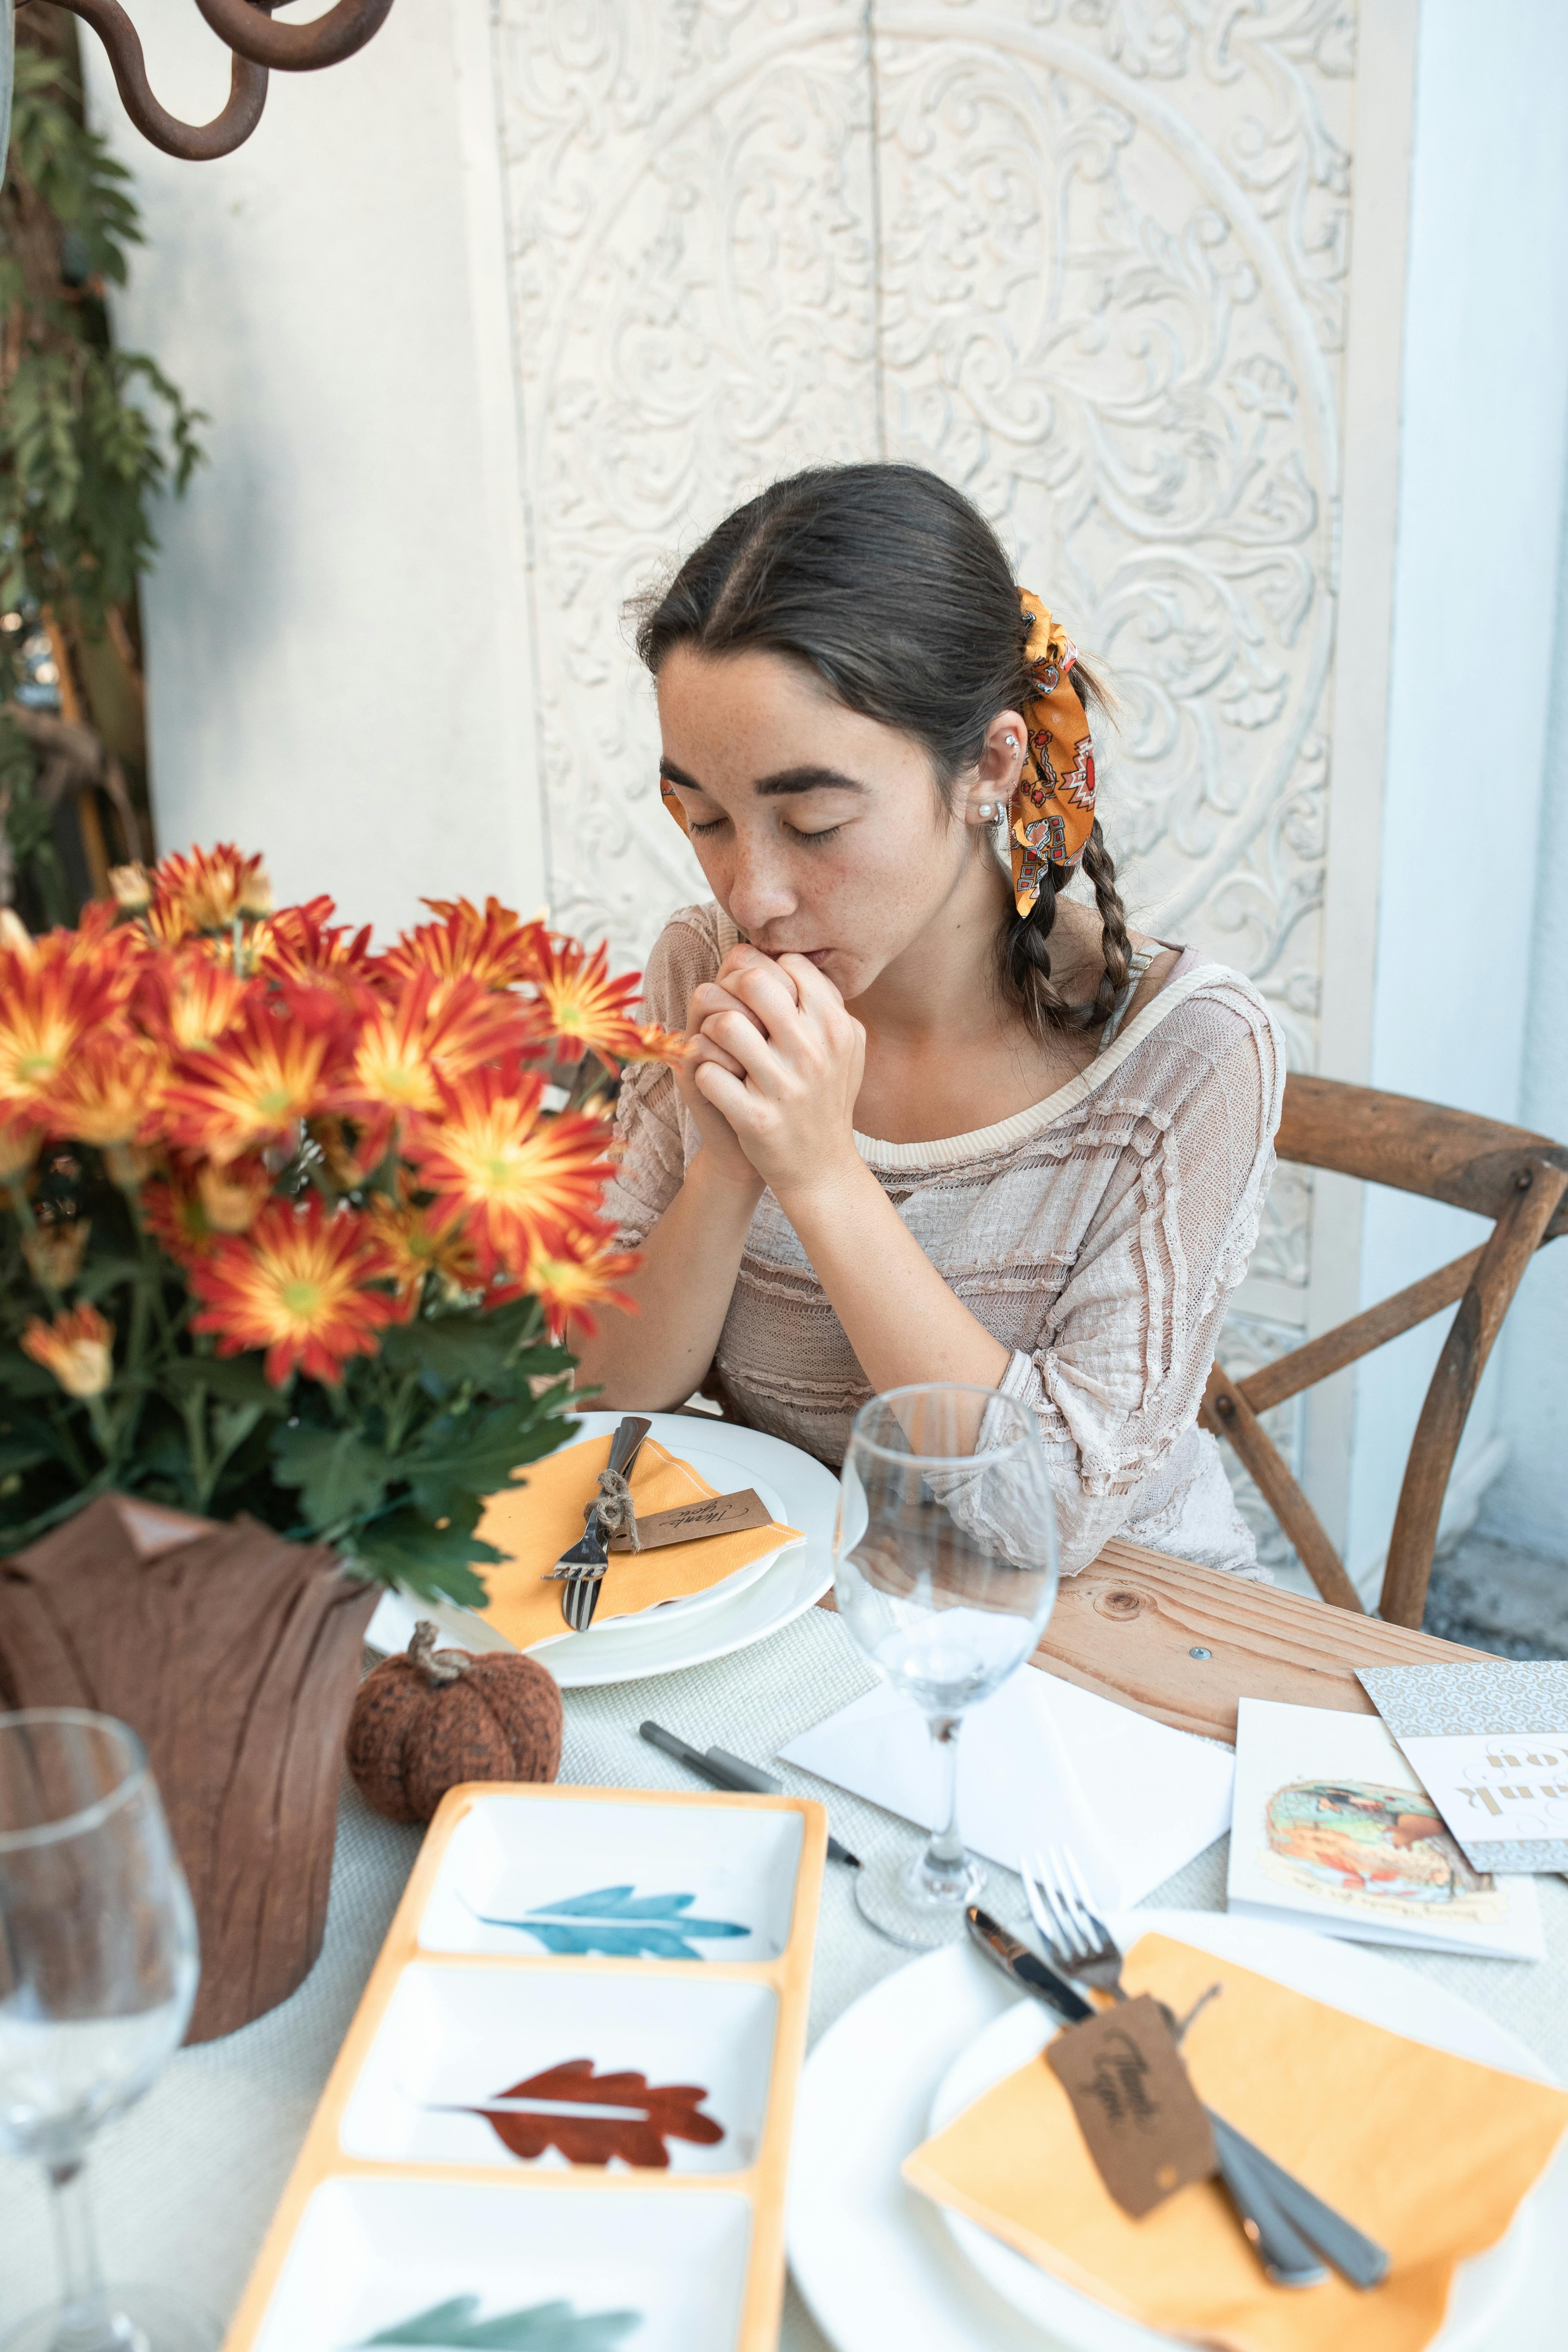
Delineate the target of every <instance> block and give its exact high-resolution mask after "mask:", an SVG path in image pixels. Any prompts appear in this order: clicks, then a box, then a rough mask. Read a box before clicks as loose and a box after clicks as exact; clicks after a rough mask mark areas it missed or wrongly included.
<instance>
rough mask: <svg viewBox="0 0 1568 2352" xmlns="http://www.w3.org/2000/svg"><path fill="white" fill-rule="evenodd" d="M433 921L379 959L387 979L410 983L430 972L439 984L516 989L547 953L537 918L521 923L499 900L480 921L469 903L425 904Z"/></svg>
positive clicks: (488, 902) (490, 902)
mask: <svg viewBox="0 0 1568 2352" xmlns="http://www.w3.org/2000/svg"><path fill="white" fill-rule="evenodd" d="M424 904H425V905H426V907H428V908H429V909H430V911H431V913H432V914H433V915H434V916H435V917H436V918H437V920H436V921H435V922H433V923H421V924H420V925H419V926H418V928H417V929H416V930H412V931H405V932H404V933H403V935H402V937H401V938H400V939H399V940H398V942H397V944H396V946H395V947H394V948H392V949H390V950H388V952H387V954H386V955H385V957H384V959H383V968H384V971H385V972H386V973H387V975H388V976H389V977H390V978H394V979H399V980H406V979H412V977H413V976H414V974H415V973H416V971H426V970H427V971H434V972H435V973H436V974H437V977H438V978H440V979H442V980H458V979H460V978H461V977H462V976H463V975H464V974H465V973H467V974H468V975H469V976H470V977H471V978H472V979H475V980H477V981H479V982H481V983H482V985H483V986H484V987H486V988H491V989H503V988H516V987H518V986H519V985H520V984H521V982H524V981H530V980H532V979H533V978H534V977H535V975H536V973H537V971H538V968H539V963H540V960H541V958H542V955H543V954H544V952H545V949H546V944H547V941H548V938H549V934H548V932H547V931H546V929H545V928H544V925H543V923H542V921H540V920H539V919H537V918H536V919H534V920H533V921H531V922H524V921H523V919H522V918H521V916H520V915H517V914H514V913H513V911H512V909H511V908H510V907H503V906H502V905H501V903H500V899H499V898H487V899H486V900H485V911H484V913H483V914H482V915H481V914H480V913H479V908H477V907H475V906H473V905H472V904H471V903H470V902H469V901H468V899H467V898H426V900H425V901H424Z"/></svg>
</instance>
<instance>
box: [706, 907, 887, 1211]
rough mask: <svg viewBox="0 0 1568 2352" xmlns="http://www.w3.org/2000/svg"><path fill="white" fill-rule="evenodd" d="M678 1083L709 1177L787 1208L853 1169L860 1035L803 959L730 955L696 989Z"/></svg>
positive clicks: (749, 950) (862, 1053)
mask: <svg viewBox="0 0 1568 2352" xmlns="http://www.w3.org/2000/svg"><path fill="white" fill-rule="evenodd" d="M687 1031H688V1035H689V1044H688V1046H687V1052H686V1059H685V1061H684V1063H683V1064H682V1065H681V1066H680V1068H679V1070H678V1072H677V1074H676V1083H677V1085H678V1086H679V1089H680V1093H681V1096H682V1098H683V1099H684V1100H685V1102H686V1104H687V1106H688V1108H689V1110H690V1111H691V1114H692V1116H693V1118H695V1119H696V1121H697V1125H698V1129H699V1131H700V1134H701V1137H702V1144H703V1150H704V1151H711V1152H713V1153H714V1155H715V1160H714V1164H713V1172H714V1173H719V1172H722V1173H724V1174H725V1175H728V1176H731V1177H732V1178H734V1179H736V1180H737V1181H746V1180H747V1178H748V1177H749V1178H750V1181H753V1182H754V1181H756V1180H757V1179H759V1178H760V1180H761V1181H762V1182H763V1184H766V1185H768V1186H770V1187H771V1188H772V1190H773V1193H774V1195H775V1197H777V1198H778V1199H780V1200H783V1199H784V1197H785V1195H786V1194H789V1193H791V1192H800V1191H802V1190H804V1189H806V1188H808V1187H810V1186H812V1185H815V1184H818V1183H820V1182H822V1181H826V1180H830V1179H831V1178H832V1177H833V1176H834V1175H835V1174H836V1173H837V1172H838V1171H839V1169H840V1167H841V1166H847V1165H848V1164H849V1163H850V1162H852V1161H854V1160H855V1159H856V1156H857V1155H856V1151H855V1139H854V1137H855V1103H856V1098H857V1097H858V1094H859V1092H860V1079H861V1074H862V1072H863V1070H864V1068H865V1064H866V1032H865V1030H864V1029H863V1028H862V1027H861V1025H860V1024H859V1022H858V1021H857V1020H856V1019H855V1017H854V1015H853V1014H852V1013H849V1012H847V1010H846V1008H845V1003H844V999H843V998H842V997H841V996H840V995H839V993H838V991H837V989H836V988H835V987H834V985H833V982H831V981H830V980H828V979H826V977H825V976H824V974H823V973H821V972H820V971H818V970H817V968H816V965H815V964H814V963H809V962H808V961H806V959H805V957H804V956H796V955H784V956H780V957H778V958H776V959H775V958H773V957H772V956H765V955H763V953H762V951H761V950H760V949H757V948H753V947H746V946H741V947H736V948H732V949H731V951H730V953H729V954H728V955H727V956H726V957H725V959H724V961H723V962H722V963H721V965H720V967H719V971H718V972H717V974H716V976H715V977H714V978H713V979H712V980H711V981H708V982H704V984H703V985H702V986H701V987H700V988H699V989H697V990H695V991H694V992H693V994H692V998H691V1004H690V1008H689V1012H688V1014H687Z"/></svg>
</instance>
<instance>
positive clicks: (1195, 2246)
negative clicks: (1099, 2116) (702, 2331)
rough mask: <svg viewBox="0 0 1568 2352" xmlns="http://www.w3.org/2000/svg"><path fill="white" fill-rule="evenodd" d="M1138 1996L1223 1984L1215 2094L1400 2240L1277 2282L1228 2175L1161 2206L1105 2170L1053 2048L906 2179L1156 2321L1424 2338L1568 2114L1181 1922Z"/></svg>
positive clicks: (1216, 2021)
mask: <svg viewBox="0 0 1568 2352" xmlns="http://www.w3.org/2000/svg"><path fill="white" fill-rule="evenodd" d="M1124 1980H1125V1982H1126V1984H1127V1987H1128V1990H1130V1991H1142V1992H1153V1993H1157V1994H1158V1996H1159V1997H1160V1999H1161V2000H1164V2001H1167V2002H1168V2003H1169V2004H1170V2006H1171V2008H1173V2010H1174V2011H1176V2013H1177V2015H1178V2016H1182V2015H1184V2014H1185V2012H1186V2011H1187V2010H1189V2009H1190V2008H1191V2006H1192V2004H1193V2003H1194V2001H1195V2000H1197V1998H1198V1996H1199V1994H1200V1993H1202V1992H1203V1991H1204V1990H1205V1987H1207V1986H1208V1985H1211V1984H1213V1983H1215V1981H1216V1980H1217V1981H1218V1982H1220V1983H1222V1984H1223V1986H1224V1988H1225V1990H1224V1991H1223V1992H1222V1993H1221V1995H1220V1997H1219V1999H1218V2000H1214V2001H1211V2002H1210V2003H1209V2005H1208V2007H1207V2008H1206V2009H1205V2011H1203V2014H1202V2015H1201V2017H1199V2018H1198V2019H1197V2020H1196V2021H1195V2022H1194V2026H1193V2028H1192V2031H1191V2032H1189V2034H1188V2036H1187V2038H1186V2041H1185V2042H1184V2045H1183V2048H1184V2055H1185V2056H1186V2059H1187V2062H1188V2064H1189V2065H1190V2067H1191V2069H1192V2074H1193V2080H1194V2083H1195V2084H1196V2085H1197V2088H1198V2090H1199V2091H1200V2093H1201V2094H1202V2095H1203V2097H1204V2098H1205V2100H1207V2102H1208V2104H1209V2105H1211V2106H1213V2107H1215V2108H1216V2109H1217V2110H1218V2112H1219V2113H1220V2114H1221V2115H1222V2116H1226V2117H1228V2119H1229V2120H1230V2122H1232V2123H1233V2124H1235V2125H1236V2126H1237V2130H1238V2131H1243V2132H1245V2133H1246V2134H1247V2137H1248V2138H1249V2139H1252V2140H1255V2141H1256V2142H1257V2143H1258V2147H1261V2148H1265V2149H1267V2150H1268V2154H1269V2155H1270V2156H1272V2157H1273V2158H1275V2159H1276V2161H1277V2162H1279V2163H1280V2164H1283V2165H1285V2166H1287V2167H1288V2168H1289V2170H1290V2171H1292V2172H1294V2173H1296V2174H1298V2175H1299V2176H1300V2179H1302V2180H1304V2181H1305V2182H1306V2183H1307V2184H1308V2186H1309V2187H1310V2188H1312V2189H1316V2190H1317V2192H1318V2194H1319V2196H1320V2197H1325V2198H1327V2199H1328V2200H1329V2202H1330V2203H1331V2205H1336V2206H1337V2207H1338V2208H1339V2210H1340V2211H1341V2212H1342V2213H1343V2214H1345V2215H1346V2216H1347V2217H1348V2218H1349V2219H1350V2220H1351V2221H1355V2222H1356V2223H1358V2224H1359V2226H1360V2227H1361V2228H1362V2229H1363V2230H1367V2231H1370V2232H1371V2234H1372V2235H1373V2237H1374V2238H1376V2239H1377V2240H1378V2241H1379V2242H1380V2243H1381V2244H1383V2245H1384V2246H1386V2248H1387V2249H1388V2252H1389V2255H1390V2258H1391V2260H1390V2268H1389V2274H1388V2276H1387V2278H1386V2279H1385V2280H1384V2283H1383V2284H1382V2285H1381V2286H1379V2287H1373V2289H1372V2290H1371V2291H1370V2292H1369V2293H1366V2294H1361V2293H1359V2292H1358V2291H1357V2290H1356V2289H1355V2288H1354V2287H1352V2286H1347V2285H1346V2284H1345V2282H1344V2281H1343V2280H1342V2278H1341V2277H1340V2276H1339V2274H1338V2273H1337V2272H1331V2273H1330V2275H1329V2279H1328V2281H1327V2283H1326V2284H1324V2285H1322V2286H1314V2287H1307V2288H1292V2287H1275V2286H1270V2284H1269V2283H1268V2280H1267V2279H1266V2278H1265V2276H1264V2274H1263V2272H1262V2270H1261V2269H1260V2268H1259V2266H1258V2261H1257V2258H1256V2257H1255V2256H1254V2255H1253V2253H1252V2252H1250V2250H1249V2249H1248V2247H1247V2242H1246V2240H1245V2239H1244V2238H1243V2236H1242V2234H1241V2231H1240V2229H1239V2227H1238V2226H1237V2221H1236V2217H1235V2212H1234V2210H1233V2208H1232V2207H1231V2205H1230V2202H1229V2200H1228V2199H1227V2198H1226V2194H1225V2191H1224V2190H1223V2189H1222V2188H1221V2187H1220V2186H1219V2184H1218V2183H1217V2182H1216V2181H1202V2182H1200V2183H1198V2184H1197V2185H1196V2186H1194V2187H1193V2188H1190V2189H1179V2190H1178V2191H1177V2193H1176V2194H1175V2196H1174V2197H1170V2198H1167V2199H1166V2200H1165V2202H1164V2204H1163V2205H1161V2206H1158V2207H1156V2209H1155V2210H1154V2211H1153V2212H1152V2213H1151V2214H1148V2215H1147V2216H1146V2217H1145V2218H1144V2219H1143V2220H1142V2221H1130V2220H1129V2219H1128V2217H1127V2215H1126V2214H1125V2213H1123V2212H1122V2211H1121V2208H1120V2206H1118V2205H1116V2204H1114V2203H1113V2202H1112V2200H1111V2199H1110V2196H1109V2195H1108V2194H1107V2192H1106V2190H1105V2189H1103V2187H1102V2186H1101V2185H1100V2175H1099V2174H1098V2173H1097V2172H1096V2170H1095V2168H1094V2166H1093V2164H1092V2162H1091V2161H1090V2158H1089V2152H1088V2150H1087V2149H1086V2148H1085V2147H1084V2144H1083V2140H1082V2137H1081V2136H1080V2134H1079V2128H1078V2125H1077V2123H1076V2121H1075V2119H1074V2116H1073V2113H1072V2109H1071V2107H1070V2106H1069V2105H1068V2100H1067V2095H1066V2093H1065V2092H1064V2091H1063V2089H1062V2086H1061V2084H1059V2083H1058V2080H1057V2078H1056V2076H1055V2075H1054V2074H1052V2073H1051V2071H1050V2069H1049V2067H1048V2066H1047V2065H1046V2064H1045V2063H1044V2062H1043V2061H1042V2060H1040V2059H1036V2060H1034V2061H1033V2062H1032V2063H1030V2064H1029V2065H1027V2066H1024V2067H1020V2068H1019V2070H1018V2072H1017V2073H1016V2074H1010V2075H1009V2076H1008V2077H1007V2079H1006V2080H1005V2082H1002V2083H998V2084H996V2085H995V2087H994V2089H993V2090H990V2091H988V2092H986V2093H985V2095H984V2097H982V2098H979V2099H976V2100H975V2102H974V2104H973V2106H970V2107H967V2108H965V2110H964V2112H963V2115H961V2116H958V2117H957V2118H956V2119H955V2121H953V2122H952V2123H951V2124H950V2125H949V2126H948V2127H947V2129H946V2130H945V2131H942V2132H939V2133H938V2134H937V2135H936V2137H935V2138H934V2139H929V2140H927V2142H926V2143H925V2145H924V2147H919V2148H917V2149H916V2150H915V2152H914V2154H913V2155H912V2156H911V2157H910V2158H909V2160H908V2161H907V2163H906V2164H905V2166H904V2177H905V2179H908V2180H910V2181H911V2182H912V2183H913V2185H914V2186H915V2187H916V2188H917V2189H922V2190H923V2191H924V2192H925V2194H926V2195H927V2196H928V2197H934V2198H935V2199H936V2200H938V2201H939V2203H942V2204H944V2205H952V2206H953V2207H955V2208H956V2209H957V2210H958V2211H959V2212H961V2213H965V2214H967V2215H968V2216H969V2218H970V2219H971V2220H972V2221H978V2222H980V2223H981V2224H982V2225H983V2227H984V2228H985V2229H987V2230H990V2231H993V2232H994V2234H995V2235H996V2236H997V2237H999V2238H1002V2239H1005V2242H1007V2244H1008V2245H1010V2246H1014V2247H1016V2249H1017V2251H1018V2252H1020V2253H1021V2254H1026V2255H1027V2256H1028V2258H1029V2260H1030V2261H1031V2262H1035V2263H1039V2264H1040V2265H1041V2267H1042V2268H1043V2269H1046V2270H1049V2271H1054V2272H1055V2273H1057V2275H1058V2277H1059V2278H1063V2279H1065V2280H1067V2281H1068V2284H1071V2285H1073V2286H1076V2287H1079V2288H1081V2289H1082V2291H1083V2292H1084V2293H1085V2294H1091V2295H1093V2296H1094V2297H1096V2299H1097V2300H1098V2301H1100V2302H1101V2303H1104V2304H1109V2305H1110V2306H1111V2307H1112V2308H1113V2309H1114V2310H1118V2311H1121V2312H1125V2313H1126V2314H1127V2315H1129V2316H1130V2317H1131V2318H1134V2319H1138V2320H1142V2323H1143V2324H1144V2326H1148V2327H1155V2328H1163V2329H1164V2330H1165V2331H1166V2332H1167V2333H1168V2334H1170V2335H1172V2336H1182V2337H1186V2338H1188V2339H1190V2340H1192V2341H1194V2342H1197V2343H1202V2344H1205V2345H1217V2346H1223V2347H1226V2352H1320V2347H1324V2352H1343V2347H1345V2346H1346V2345H1353V2346H1354V2347H1355V2352H1419V2347H1421V2346H1422V2345H1424V2344H1427V2343H1429V2342H1430V2341H1431V2339H1432V2337H1433V2336H1435V2335H1436V2332H1437V2329H1438V2328H1439V2326H1441V2325H1442V2320H1443V2314H1444V2310H1445V2308H1446V2306H1447V2300H1448V2286H1449V2282H1450V2280H1451V2279H1452V2277H1453V2274H1454V2266H1455V2264H1456V2263H1458V2262H1461V2261H1463V2260H1464V2258H1465V2257H1466V2256H1467V2255H1468V2254H1475V2253H1479V2252H1481V2250H1482V2249H1483V2248H1484V2247H1487V2246H1490V2245H1494V2244H1495V2243H1496V2242H1497V2241H1498V2239H1499V2238H1500V2237H1501V2236H1502V2234H1503V2232H1504V2231H1505V2230H1506V2229H1507V2228H1508V2226H1509V2223H1510V2221H1512V2219H1513V2216H1514V2213H1515V2210H1516V2209H1517V2208H1518V2205H1519V2202H1520V2200H1521V2198H1522V2197H1523V2196H1524V2194H1525V2192H1526V2190H1527V2189H1530V2188H1531V2185H1532V2183H1533V2182H1534V2181H1535V2180H1536V2179H1537V2178H1538V2177H1539V2175H1540V2174H1541V2172H1542V2169H1543V2168H1544V2167H1545V2165H1546V2163H1547V2161H1548V2159H1549V2158H1550V2157H1551V2155H1552V2150H1553V2148H1554V2147H1555V2146H1556V2144H1557V2141H1558V2139H1559V2137H1561V2135H1562V2133H1563V2128H1564V2126H1568V2095H1564V2094H1563V2092H1561V2091H1553V2090H1549V2089H1548V2088H1547V2087H1546V2086H1545V2084H1541V2083H1530V2082H1525V2081H1523V2080H1522V2079H1521V2077H1520V2076H1518V2075H1516V2074H1499V2073H1497V2072H1495V2071H1494V2070H1493V2069H1492V2068H1491V2067H1489V2066H1479V2065H1476V2064H1474V2063H1472V2062H1471V2061H1470V2060H1469V2059H1467V2058H1451V2057H1448V2056H1447V2055H1445V2054H1444V2053H1442V2052H1441V2051H1437V2050H1428V2049H1426V2048H1424V2047H1423V2046H1422V2045H1421V2044H1420V2043H1419V2042H1406V2041H1405V2040H1404V2039H1403V2038H1402V2037H1401V2036H1399V2035H1397V2034H1394V2033H1385V2032H1384V2031H1383V2029H1382V2028H1381V2027H1380V2026H1376V2025H1368V2024H1366V2023H1364V2022H1363V2021H1362V2020H1361V2019H1360V2018H1355V2017H1347V2016H1346V2015H1345V2014H1344V2012H1343V2011H1342V2010H1337V2009H1328V2008H1325V2007H1324V2005H1323V2004H1322V2003H1321V2001H1315V2000H1307V1999H1306V1997H1305V1996H1304V1995H1303V1994H1301V1993H1297V1992H1290V1991H1288V1990H1286V1988H1285V1987H1284V1986H1283V1985H1278V1984H1273V1983H1271V1982H1270V1981H1269V1979H1268V1978H1267V1977H1260V1976H1256V1975H1254V1974H1253V1973H1252V1971H1251V1970H1250V1969H1238V1968H1236V1967H1234V1966H1233V1965H1232V1964H1231V1962H1229V1961H1228V1960H1219V1959H1215V1957H1214V1956H1213V1954H1212V1953H1209V1952H1199V1951H1194V1950H1193V1949H1192V1948H1191V1947H1190V1946H1188V1945H1185V1944H1176V1943H1173V1942H1171V1941H1170V1940H1169V1939H1168V1938H1167V1937H1163V1936H1145V1937H1143V1938H1142V1941H1141V1942H1140V1943H1139V1944H1138V1945H1137V1946H1136V1948H1134V1950H1133V1951H1132V1952H1131V1954H1130V1955H1129V1957H1128V1961H1127V1966H1126V1969H1125V1971H1124Z"/></svg>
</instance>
